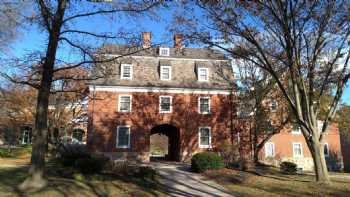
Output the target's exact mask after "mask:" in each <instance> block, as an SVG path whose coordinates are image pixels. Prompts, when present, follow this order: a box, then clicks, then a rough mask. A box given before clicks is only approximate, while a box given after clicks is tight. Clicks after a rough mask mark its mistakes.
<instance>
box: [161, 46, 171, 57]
mask: <svg viewBox="0 0 350 197" xmlns="http://www.w3.org/2000/svg"><path fill="white" fill-rule="evenodd" d="M169 54H170V49H169V48H159V56H169Z"/></svg>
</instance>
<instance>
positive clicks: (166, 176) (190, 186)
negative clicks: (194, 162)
mask: <svg viewBox="0 0 350 197" xmlns="http://www.w3.org/2000/svg"><path fill="white" fill-rule="evenodd" d="M151 166H152V167H154V168H155V169H156V170H157V172H158V174H159V175H160V177H161V179H160V182H161V183H162V184H163V185H164V186H165V187H166V189H167V190H168V196H171V197H173V196H181V197H183V196H186V197H199V196H200V197H206V196H211V197H219V196H220V197H232V196H233V195H232V194H231V193H229V192H228V191H227V190H226V189H225V188H224V187H222V186H220V185H219V184H217V183H215V182H214V181H211V180H208V179H206V178H204V177H203V176H201V175H200V174H197V173H191V172H190V166H189V165H186V164H179V163H165V162H152V163H151Z"/></svg>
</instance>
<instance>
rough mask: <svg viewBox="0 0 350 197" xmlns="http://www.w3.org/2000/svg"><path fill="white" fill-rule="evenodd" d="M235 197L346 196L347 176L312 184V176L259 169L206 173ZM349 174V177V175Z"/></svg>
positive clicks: (349, 191) (348, 189)
mask: <svg viewBox="0 0 350 197" xmlns="http://www.w3.org/2000/svg"><path fill="white" fill-rule="evenodd" d="M206 176H207V177H208V178H211V179H214V180H216V181H217V182H219V183H220V184H222V185H223V186H225V187H226V188H227V189H228V190H230V191H231V192H232V193H233V194H235V195H237V196H296V197H297V196H298V197H300V196H349V195H350V178H335V177H334V176H332V177H334V178H332V184H331V185H319V184H315V182H314V179H315V178H314V176H311V175H285V174H281V173H280V172H279V170H278V169H274V168H262V169H261V170H260V171H259V174H255V173H249V172H242V171H238V170H231V169H222V170H216V171H210V172H207V173H206ZM348 177H350V176H349V175H348Z"/></svg>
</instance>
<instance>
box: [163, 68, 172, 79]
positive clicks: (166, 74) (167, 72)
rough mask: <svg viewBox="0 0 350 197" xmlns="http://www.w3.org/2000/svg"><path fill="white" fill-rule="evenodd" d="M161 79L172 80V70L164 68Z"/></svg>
mask: <svg viewBox="0 0 350 197" xmlns="http://www.w3.org/2000/svg"><path fill="white" fill-rule="evenodd" d="M161 70H162V73H161V78H162V79H170V68H168V67H162V69H161Z"/></svg>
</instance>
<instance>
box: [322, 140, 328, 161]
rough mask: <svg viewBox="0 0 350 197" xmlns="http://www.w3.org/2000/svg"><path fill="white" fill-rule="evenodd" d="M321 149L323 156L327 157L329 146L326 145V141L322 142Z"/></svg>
mask: <svg viewBox="0 0 350 197" xmlns="http://www.w3.org/2000/svg"><path fill="white" fill-rule="evenodd" d="M323 151H324V156H325V157H329V146H328V143H327V142H326V143H324V145H323Z"/></svg>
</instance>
